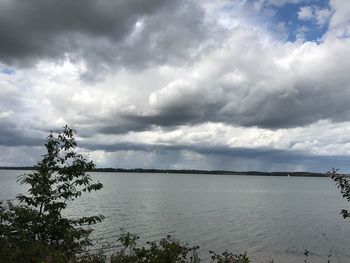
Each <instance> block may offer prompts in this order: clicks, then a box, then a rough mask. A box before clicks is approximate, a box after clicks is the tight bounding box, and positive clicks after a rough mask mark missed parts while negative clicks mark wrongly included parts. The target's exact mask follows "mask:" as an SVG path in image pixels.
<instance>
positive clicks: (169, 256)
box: [111, 232, 200, 263]
mask: <svg viewBox="0 0 350 263" xmlns="http://www.w3.org/2000/svg"><path fill="white" fill-rule="evenodd" d="M138 239H139V237H138V236H137V235H134V234H131V233H129V232H127V233H123V234H122V235H121V237H120V238H119V239H118V241H120V242H121V244H122V246H123V248H122V249H121V250H120V251H118V252H117V253H115V254H114V255H112V257H111V263H134V262H138V263H185V262H192V263H195V262H200V260H199V257H198V255H197V252H196V250H197V249H198V248H199V247H198V246H193V247H189V246H188V244H181V243H180V242H179V241H178V240H175V239H174V238H172V237H171V236H167V237H166V238H163V239H161V240H160V241H159V242H147V245H148V246H147V247H144V246H143V247H137V240H138Z"/></svg>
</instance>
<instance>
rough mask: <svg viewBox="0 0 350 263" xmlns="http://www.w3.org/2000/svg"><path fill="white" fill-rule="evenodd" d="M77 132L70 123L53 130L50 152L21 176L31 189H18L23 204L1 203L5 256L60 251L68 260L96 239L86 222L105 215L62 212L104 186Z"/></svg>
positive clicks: (46, 254)
mask: <svg viewBox="0 0 350 263" xmlns="http://www.w3.org/2000/svg"><path fill="white" fill-rule="evenodd" d="M75 133H76V132H75V131H74V130H72V129H70V128H69V127H67V126H65V127H64V128H63V131H62V132H57V133H53V132H51V133H50V135H49V136H48V137H47V141H46V143H45V148H46V151H47V152H46V154H45V155H43V159H42V160H41V161H39V162H38V163H37V164H36V165H35V169H36V170H35V171H34V172H33V173H30V174H24V175H22V176H20V177H19V178H18V181H19V182H20V183H21V184H25V185H28V186H29V189H28V194H27V195H24V194H19V195H17V197H16V199H17V201H18V204H14V203H12V202H10V201H8V202H7V204H3V203H0V242H1V243H2V244H5V245H4V246H2V249H1V251H0V253H2V255H1V256H2V258H4V256H11V257H13V258H14V260H15V259H16V258H18V259H19V258H27V260H24V261H23V262H38V261H40V260H44V259H45V258H47V257H54V258H62V262H63V261H64V259H68V258H73V257H75V256H76V255H77V254H79V253H82V252H83V251H84V249H85V248H86V247H87V246H89V245H91V240H90V239H89V235H90V233H91V231H92V230H91V229H87V228H86V226H87V225H91V224H95V223H97V222H100V221H101V220H102V219H103V216H101V215H98V216H91V217H81V218H77V219H71V218H66V217H64V216H63V215H62V211H63V210H64V209H65V208H66V207H67V202H69V201H73V200H75V199H76V198H78V197H80V196H81V195H82V194H83V193H84V192H91V191H96V190H99V189H101V188H102V184H101V183H99V182H98V183H93V182H92V179H91V177H90V176H89V175H88V174H86V171H89V170H92V169H93V168H94V167H95V165H94V164H93V162H89V161H87V160H86V159H85V158H84V157H83V156H82V155H81V154H78V153H77V152H76V151H75V148H76V147H77V143H76V140H75V138H74V135H75ZM29 259H30V260H29ZM45 260H47V259H45ZM56 261H57V259H56V260H55V262H56ZM15 262H20V261H18V260H16V261H15ZM21 262H22V261H21Z"/></svg>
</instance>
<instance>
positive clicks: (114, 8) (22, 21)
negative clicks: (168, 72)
mask: <svg viewBox="0 0 350 263" xmlns="http://www.w3.org/2000/svg"><path fill="white" fill-rule="evenodd" d="M206 31H207V30H206V29H205V26H204V24H203V13H202V11H201V10H200V9H199V8H198V7H197V6H196V5H194V4H191V3H190V2H184V1H170V0H165V1H163V0H150V1H143V0H135V1H130V0H119V1H112V0H84V1H83V0H75V1H70V0H60V1H56V0H27V1H21V0H0V61H2V62H3V63H7V64H10V65H20V66H31V65H32V64H33V62H37V61H39V60H41V59H64V58H65V57H66V56H68V57H70V58H71V59H77V60H80V59H83V60H85V61H86V62H87V63H88V67H90V68H93V69H94V70H106V69H108V68H110V67H113V66H116V65H123V66H130V67H134V68H139V67H142V66H144V65H148V64H151V63H163V62H168V61H170V62H171V61H173V62H176V60H179V59H181V58H184V57H187V58H188V57H189V56H190V54H193V53H195V52H193V51H194V49H196V48H197V47H198V45H199V43H200V41H201V40H203V38H204V37H205V34H206ZM88 74H91V73H88ZM94 74H98V72H94ZM90 77H93V76H92V75H91V76H90Z"/></svg>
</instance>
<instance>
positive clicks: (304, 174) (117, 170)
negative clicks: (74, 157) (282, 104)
mask: <svg viewBox="0 0 350 263" xmlns="http://www.w3.org/2000/svg"><path fill="white" fill-rule="evenodd" d="M0 170H35V167H31V166H24V167H2V166H0ZM90 172H103V173H105V172H114V173H169V174H224V175H261V176H288V175H289V176H299V177H327V176H328V175H327V173H309V172H258V171H244V172H243V171H223V170H194V169H143V168H133V169H123V168H95V169H94V170H91V171H90Z"/></svg>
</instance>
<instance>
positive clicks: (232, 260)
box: [209, 251, 250, 263]
mask: <svg viewBox="0 0 350 263" xmlns="http://www.w3.org/2000/svg"><path fill="white" fill-rule="evenodd" d="M209 253H210V254H211V259H212V260H213V261H214V262H217V263H249V262H250V260H249V258H248V257H247V253H246V252H245V253H243V254H233V253H231V252H228V251H225V252H223V253H222V254H217V253H215V252H213V251H209Z"/></svg>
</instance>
